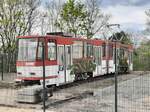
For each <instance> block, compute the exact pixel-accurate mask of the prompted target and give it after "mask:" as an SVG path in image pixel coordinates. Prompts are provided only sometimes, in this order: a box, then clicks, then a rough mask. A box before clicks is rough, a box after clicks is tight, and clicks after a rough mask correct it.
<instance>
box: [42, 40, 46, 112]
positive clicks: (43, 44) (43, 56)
mask: <svg viewBox="0 0 150 112" xmlns="http://www.w3.org/2000/svg"><path fill="white" fill-rule="evenodd" d="M42 49H43V50H42V51H43V52H42V58H43V59H42V60H43V91H42V92H43V112H45V110H46V108H45V94H46V90H45V89H46V88H45V43H44V41H43V42H42Z"/></svg>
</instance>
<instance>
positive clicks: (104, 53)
mask: <svg viewBox="0 0 150 112" xmlns="http://www.w3.org/2000/svg"><path fill="white" fill-rule="evenodd" d="M102 52H103V53H102V56H103V57H105V56H106V44H103V45H102Z"/></svg>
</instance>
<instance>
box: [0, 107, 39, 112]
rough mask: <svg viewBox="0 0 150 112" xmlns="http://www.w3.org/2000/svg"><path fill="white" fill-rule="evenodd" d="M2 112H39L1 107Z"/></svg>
mask: <svg viewBox="0 0 150 112" xmlns="http://www.w3.org/2000/svg"><path fill="white" fill-rule="evenodd" d="M0 112H37V111H36V110H33V109H19V108H12V107H0Z"/></svg>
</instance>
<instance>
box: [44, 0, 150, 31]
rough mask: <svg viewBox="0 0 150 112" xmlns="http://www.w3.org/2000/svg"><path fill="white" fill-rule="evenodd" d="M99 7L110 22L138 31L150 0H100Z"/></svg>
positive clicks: (143, 21)
mask: <svg viewBox="0 0 150 112" xmlns="http://www.w3.org/2000/svg"><path fill="white" fill-rule="evenodd" d="M43 1H48V0H43ZM64 1H65V0H64ZM100 8H101V9H102V11H103V12H104V13H106V14H110V15H111V18H110V21H109V23H110V24H113V23H114V24H120V26H121V28H122V29H123V30H125V31H129V32H140V31H143V30H144V29H145V28H146V18H147V16H146V14H145V11H146V10H148V9H150V0H101V3H100Z"/></svg>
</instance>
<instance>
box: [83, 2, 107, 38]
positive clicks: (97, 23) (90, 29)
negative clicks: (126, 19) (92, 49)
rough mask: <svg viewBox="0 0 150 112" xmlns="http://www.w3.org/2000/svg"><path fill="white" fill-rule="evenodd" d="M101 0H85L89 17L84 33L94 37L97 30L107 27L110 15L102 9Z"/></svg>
mask: <svg viewBox="0 0 150 112" xmlns="http://www.w3.org/2000/svg"><path fill="white" fill-rule="evenodd" d="M100 2H101V0H85V3H84V4H85V6H86V10H87V18H86V21H85V24H84V25H85V26H84V30H85V31H84V34H85V35H86V36H87V37H88V38H92V37H93V36H94V35H95V34H96V33H97V32H99V31H100V30H102V29H103V28H105V26H106V25H107V24H108V20H109V18H110V15H106V14H104V13H103V12H102V10H101V9H100Z"/></svg>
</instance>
